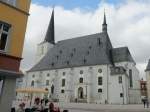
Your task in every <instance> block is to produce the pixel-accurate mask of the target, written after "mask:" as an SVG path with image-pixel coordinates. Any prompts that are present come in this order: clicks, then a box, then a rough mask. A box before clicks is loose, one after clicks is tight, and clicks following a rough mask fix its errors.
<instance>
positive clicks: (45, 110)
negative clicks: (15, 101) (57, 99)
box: [13, 98, 60, 112]
mask: <svg viewBox="0 0 150 112" xmlns="http://www.w3.org/2000/svg"><path fill="white" fill-rule="evenodd" d="M13 112H15V111H13ZM16 112H60V109H59V107H55V106H54V104H53V103H52V102H50V103H49V101H48V99H46V100H45V99H41V100H40V98H35V100H34V105H33V106H32V108H25V103H21V104H19V108H18V109H17V110H16Z"/></svg>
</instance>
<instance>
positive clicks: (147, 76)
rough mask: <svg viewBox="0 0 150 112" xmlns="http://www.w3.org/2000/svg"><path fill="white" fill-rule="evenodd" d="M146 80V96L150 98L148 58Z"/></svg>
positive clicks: (149, 66)
mask: <svg viewBox="0 0 150 112" xmlns="http://www.w3.org/2000/svg"><path fill="white" fill-rule="evenodd" d="M145 73H146V81H147V96H148V98H150V60H149V61H148V64H147V67H146V70H145Z"/></svg>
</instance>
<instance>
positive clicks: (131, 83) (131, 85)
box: [129, 69, 133, 87]
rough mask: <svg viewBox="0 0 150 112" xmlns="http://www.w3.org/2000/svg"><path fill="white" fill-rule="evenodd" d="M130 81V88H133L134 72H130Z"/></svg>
mask: <svg viewBox="0 0 150 112" xmlns="http://www.w3.org/2000/svg"><path fill="white" fill-rule="evenodd" d="M129 80H130V87H133V81H132V70H131V69H130V70H129Z"/></svg>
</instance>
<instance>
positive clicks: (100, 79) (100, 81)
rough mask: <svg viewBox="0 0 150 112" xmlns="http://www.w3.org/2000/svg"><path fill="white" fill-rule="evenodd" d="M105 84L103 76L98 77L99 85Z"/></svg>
mask: <svg viewBox="0 0 150 112" xmlns="http://www.w3.org/2000/svg"><path fill="white" fill-rule="evenodd" d="M102 84H103V78H102V77H98V85H102Z"/></svg>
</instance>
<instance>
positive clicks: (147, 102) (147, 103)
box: [146, 98, 149, 108]
mask: <svg viewBox="0 0 150 112" xmlns="http://www.w3.org/2000/svg"><path fill="white" fill-rule="evenodd" d="M146 105H147V108H149V100H148V98H147V101H146Z"/></svg>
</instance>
